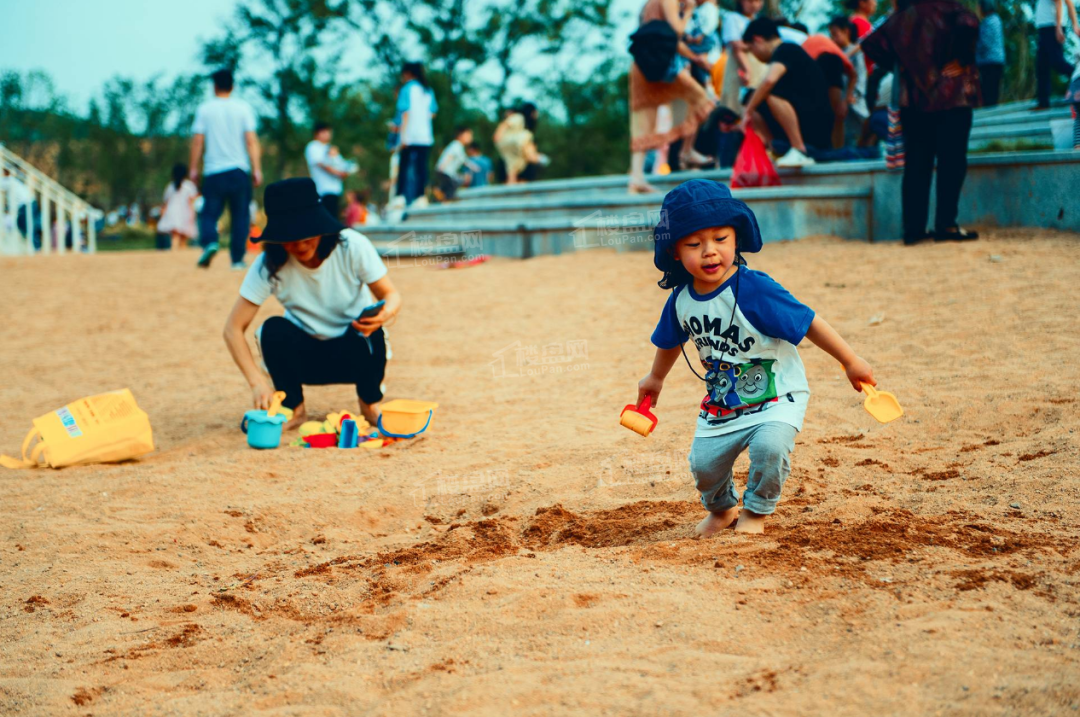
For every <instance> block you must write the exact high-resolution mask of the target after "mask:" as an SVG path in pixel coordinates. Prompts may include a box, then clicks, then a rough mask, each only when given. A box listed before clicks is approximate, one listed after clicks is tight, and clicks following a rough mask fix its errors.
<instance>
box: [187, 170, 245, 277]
mask: <svg viewBox="0 0 1080 717" xmlns="http://www.w3.org/2000/svg"><path fill="white" fill-rule="evenodd" d="M202 195H203V208H202V213H201V214H199V244H201V245H202V246H203V247H207V246H209V245H211V244H216V243H217V240H218V230H217V223H218V219H221V213H222V212H224V211H225V205H226V204H228V205H229V223H230V224H231V227H230V229H229V254H230V255H231V256H232V261H233V263H234V264H238V263H240V262H242V261H243V260H244V254H245V253H247V239H248V235H249V234H250V233H251V176H250V175H249V174H248V173H247V172H245V171H244V170H242V169H230V170H229V171H227V172H220V173H218V174H211V175H209V176H207V177H203V183H202Z"/></svg>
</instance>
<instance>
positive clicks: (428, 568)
mask: <svg viewBox="0 0 1080 717" xmlns="http://www.w3.org/2000/svg"><path fill="white" fill-rule="evenodd" d="M1078 239H1080V237H1078V236H1076V235H1068V234H1053V233H1047V232H1033V231H1019V230H997V231H994V232H992V233H990V236H989V237H988V238H987V239H985V240H984V241H980V242H977V243H974V244H970V245H947V246H938V245H927V246H921V247H918V248H913V249H906V248H904V247H900V246H894V245H868V244H862V243H854V242H842V241H838V240H835V239H830V238H820V239H811V240H805V241H801V242H797V243H782V244H770V245H767V246H766V248H765V250H764V252H762V253H761V254H760V255H759V256H756V257H753V259H752V266H753V267H755V268H759V269H762V270H765V271H768V272H769V273H771V274H772V275H773V276H774V277H775V278H776V279H778V280H779V281H781V282H782V283H783V284H785V285H786V286H787V287H788V288H789V289H790V290H791V291H792V292H793V293H794V294H795V295H796V296H798V297H800V298H801V299H803V300H804V301H806V302H807V303H808V304H810V305H811V306H813V307H814V308H815V309H816V310H817V311H818V312H819V313H820V314H821V315H822V316H824V317H826V318H827V319H828V320H829V321H830V322H832V323H833V325H834V326H836V327H837V328H838V329H839V330H840V331H841V332H842V333H843V334H844V336H845V337H846V338H847V339H848V340H849V341H850V342H851V343H852V344H853V345H854V346H855V347H856V348H857V350H858V351H859V352H860V353H861V354H862V355H863V356H864V357H865V358H866V359H868V360H869V361H870V362H871V363H872V365H873V367H874V369H875V372H876V376H877V378H878V380H879V381H880V383H881V386H882V388H884V389H886V390H890V391H893V392H894V393H896V394H897V396H899V397H900V399H901V401H902V402H903V404H904V406H905V409H906V411H907V415H906V416H905V417H904V418H903V419H902V420H900V421H898V422H896V423H893V424H891V425H888V426H881V425H879V424H877V423H875V422H874V421H873V420H872V419H871V418H870V416H869V415H867V414H866V413H865V412H864V411H863V409H862V407H861V403H862V398H861V396H860V395H859V394H856V393H855V392H854V391H852V389H851V388H850V386H848V385H847V383H846V382H845V381H844V380H843V376H842V373H841V371H840V370H839V367H838V366H837V365H836V364H835V363H834V362H833V361H832V360H831V359H830V358H829V357H828V356H827V355H825V354H824V353H822V352H821V351H820V350H818V349H816V348H814V347H813V346H812V345H808V344H804V346H803V347H802V348H801V350H800V352H801V354H802V356H803V360H804V362H805V363H806V367H807V373H808V376H809V379H810V384H811V388H812V390H813V397H812V398H811V403H810V408H809V411H808V413H807V418H806V426H805V429H804V431H803V432H802V433H801V434H800V435H799V438H798V441H797V445H796V450H795V453H794V456H793V472H792V475H791V478H790V480H789V482H788V484H787V486H786V489H785V493H784V497H783V500H782V501H781V505H780V508H779V510H778V512H777V514H776V516H775V517H774V518H772V519H771V520H770V522H769V524H768V527H767V533H766V535H765V536H763V537H754V536H741V535H734V534H732V533H731V532H730V531H728V532H725V534H723V535H721V536H719V537H717V538H715V539H712V540H708V541H701V540H693V539H692V537H691V536H692V530H693V527H694V525H695V523H696V522H697V521H698V520H699V519H700V518H701V517H702V510H701V508H700V506H699V505H698V504H697V502H696V498H697V495H696V492H695V491H694V487H693V483H692V480H691V478H690V476H689V474H688V471H687V467H686V458H685V456H686V452H687V450H688V448H689V445H690V441H691V437H692V427H693V423H694V418H695V410H694V409H695V406H696V404H697V402H698V400H699V399H700V397H701V393H702V389H701V386H700V384H699V382H698V381H697V379H695V378H694V377H693V376H692V375H690V373H689V372H688V371H687V370H686V368H685V366H677V367H676V369H675V370H674V372H673V374H672V376H671V378H670V379H669V380H668V384H667V386H666V388H665V391H664V393H663V395H662V396H661V400H660V405H659V408H658V409H657V411H658V415H659V416H660V425H659V427H658V429H657V431H656V432H655V433H654V434H653V435H652V436H650V437H649V438H642V437H640V436H638V435H636V434H633V433H631V432H630V431H627V430H625V429H623V428H620V427H619V425H618V414H619V411H620V409H621V408H622V406H623V405H624V404H626V403H628V402H630V401H632V400H633V399H634V397H635V395H636V383H637V381H638V379H639V378H640V377H641V376H643V375H644V374H645V373H646V371H647V370H648V368H649V365H650V362H651V358H652V349H651V348H650V345H649V342H648V338H649V334H650V332H651V329H652V327H653V325H654V324H655V321H656V317H657V315H658V313H659V311H660V308H661V306H662V304H663V302H664V299H665V295H664V293H663V292H661V291H660V290H659V289H657V288H656V286H655V284H654V282H655V280H656V278H657V277H656V273H655V271H654V270H653V269H652V267H651V262H650V260H649V257H648V256H647V255H646V254H642V253H616V252H614V251H609V250H598V251H595V252H590V253H583V254H575V255H570V256H561V257H541V258H537V259H533V260H529V261H526V262H517V261H503V260H495V261H492V262H490V263H488V264H486V265H483V266H479V267H475V268H471V269H464V270H459V271H438V270H435V269H432V268H424V267H415V266H403V267H396V268H394V269H392V272H393V273H392V276H393V278H394V281H395V282H396V283H397V284H398V285H399V287H400V289H401V291H402V292H403V295H404V298H405V308H404V311H403V312H402V314H401V317H400V320H399V321H398V323H397V325H395V326H394V327H393V328H392V329H391V332H392V333H391V338H392V342H393V349H394V359H393V361H392V362H391V365H390V368H389V372H388V383H389V386H388V396H389V397H391V398H393V397H404V398H415V399H424V400H433V401H437V402H438V403H439V409H438V411H437V414H436V417H435V420H434V422H433V427H432V430H431V431H430V432H429V433H428V434H427V435H426V436H425V437H423V438H422V439H420V440H415V441H412V442H409V443H399V444H396V445H393V446H389V447H387V448H385V449H382V450H379V451H376V452H374V453H369V452H366V451H315V450H302V449H292V448H289V449H285V448H283V449H280V450H276V451H265V452H257V451H254V450H251V449H249V448H247V447H246V445H245V442H244V437H243V436H242V435H241V434H240V432H239V431H238V430H237V424H238V422H239V420H240V418H241V416H242V414H243V412H244V411H245V410H246V409H247V408H248V407H249V406H248V403H249V401H250V397H249V396H250V394H249V391H248V388H247V386H246V384H245V382H244V381H243V379H242V377H241V376H240V374H239V372H238V371H237V370H236V368H235V367H234V366H233V364H232V362H231V360H230V358H229V356H228V354H227V353H226V350H225V346H224V344H223V342H222V339H221V330H222V327H223V323H224V319H225V315H226V313H227V312H228V310H229V308H230V306H231V304H232V302H233V300H234V297H235V295H236V289H237V287H238V285H239V283H240V281H241V278H242V277H241V275H238V274H233V273H230V272H229V271H228V268H227V266H226V264H227V262H225V261H224V260H222V259H219V261H218V262H217V263H216V264H215V266H214V267H213V268H212V270H210V271H209V272H197V271H195V270H194V269H193V267H192V265H193V263H194V259H195V253H194V252H178V253H171V254H170V253H129V254H101V255H97V256H93V257H85V256H64V257H43V258H26V259H11V258H8V259H0V276H2V277H3V281H2V282H0V306H2V307H3V309H4V315H5V317H6V321H4V322H3V325H2V326H0V365H2V366H3V380H2V382H0V405H2V406H3V412H2V415H0V449H2V450H3V451H4V452H6V453H13V452H15V451H17V450H18V448H19V442H20V441H21V439H22V436H23V435H24V433H25V431H26V429H27V428H28V427H29V424H30V419H31V418H32V417H34V416H36V415H39V414H41V413H44V412H46V411H49V410H52V409H54V408H57V407H59V406H61V405H63V404H64V403H66V402H68V401H71V400H74V399H76V398H78V397H81V396H83V395H89V394H93V393H98V392H101V391H103V390H109V389H115V388H120V387H124V386H128V387H130V388H131V389H132V390H133V391H134V393H135V395H136V397H137V399H138V400H139V402H140V405H141V406H142V407H143V408H144V409H145V410H146V411H147V412H148V413H149V414H150V416H151V419H152V421H153V425H154V431H155V439H156V441H157V447H158V448H157V451H156V452H155V453H153V454H151V455H149V456H147V457H146V458H144V459H142V460H139V461H137V462H131V463H127V464H122V465H102V466H86V467H76V468H68V469H64V470H59V471H53V470H34V471H11V470H7V471H2V470H0V505H2V509H0V537H2V541H0V713H4V714H27V715H65V714H72V715H75V714H78V715H83V714H96V715H104V714H118V715H144V714H160V715H165V714H201V715H236V714H259V715H264V714H265V715H270V714H273V715H353V714H372V715H400V714H423V713H428V714H470V715H472V714H479V715H504V714H515V715H549V714H552V715H554V714H567V713H589V714H611V715H659V714H672V715H675V714H691V713H693V714H721V715H723V714H736V713H738V714H748V715H759V714H761V715H763V714H777V715H783V714H811V715H813V714H828V715H867V714H875V715H893V714H896V715H900V714H903V715H911V714H950V715H998V714H1002V715H1004V714H1024V715H1052V714H1063V713H1064V714H1071V713H1073V711H1074V710H1076V709H1078V707H1077V706H1078V705H1080V680H1078V677H1080V636H1078V634H1077V629H1078V623H1077V617H1078V615H1080V604H1078V592H1077V587H1076V583H1077V580H1078V570H1080V550H1078V548H1077V545H1078V543H1077V539H1078V538H1080V529H1078V527H1077V526H1078V520H1080V479H1078V476H1077V466H1078V460H1077V445H1076V438H1075V435H1074V432H1075V431H1076V430H1077V428H1078V427H1080V418H1078V412H1077V403H1076V402H1077V398H1076V395H1077V394H1076V387H1077V385H1080V361H1078V360H1077V358H1076V356H1077V354H1078V351H1080V338H1078V331H1077V329H1078V323H1077V318H1076V310H1077V306H1078V305H1080V262H1078V261H1077V260H1078V258H1080V251H1078ZM271 303H272V302H271ZM279 311H280V308H279V307H277V306H276V304H275V305H274V306H272V307H271V306H267V307H266V308H264V309H263V314H262V316H266V315H270V314H273V313H277V312H279ZM582 342H584V343H582ZM503 349H506V350H505V351H503V352H502V353H500V351H501V350H503ZM519 355H520V356H522V357H524V358H525V360H526V361H525V364H524V370H523V368H522V366H519V363H518V360H517V357H518V356H519ZM540 357H547V358H548V359H552V360H550V361H549V362H547V363H529V362H530V361H532V360H533V359H537V360H538V359H539V358H540ZM567 357H569V360H562V359H566V358H567ZM307 397H308V398H307V400H308V406H309V409H310V411H312V412H313V413H315V414H319V415H321V414H325V413H327V412H329V411H332V410H335V409H339V408H346V407H351V406H352V400H353V398H354V397H353V394H352V391H351V389H350V388H349V387H321V388H314V389H309V390H308V394H307ZM745 470H746V463H745V458H744V459H742V460H741V461H740V463H739V464H738V466H737V472H736V476H737V481H738V482H739V484H740V485H741V483H742V481H743V480H745Z"/></svg>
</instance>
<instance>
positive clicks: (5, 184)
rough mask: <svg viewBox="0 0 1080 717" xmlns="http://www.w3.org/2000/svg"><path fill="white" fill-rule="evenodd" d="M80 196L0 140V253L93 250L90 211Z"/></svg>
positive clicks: (93, 211) (93, 213)
mask: <svg viewBox="0 0 1080 717" xmlns="http://www.w3.org/2000/svg"><path fill="white" fill-rule="evenodd" d="M97 214H99V212H98V211H97V210H96V209H94V207H92V206H91V205H90V204H89V203H88V202H87V201H86V200H84V199H82V198H81V197H79V196H78V195H76V194H74V193H73V192H71V191H69V190H68V189H65V188H64V187H63V186H62V185H60V184H59V183H58V182H56V181H55V180H54V179H53V178H52V177H50V176H48V175H47V174H45V173H44V172H42V171H40V170H38V169H37V168H36V167H34V166H33V165H32V164H30V163H29V162H27V161H26V160H24V159H23V158H22V157H20V156H18V155H17V154H15V153H14V152H12V151H11V150H9V149H7V148H6V147H4V145H2V144H0V254H9V255H10V254H36V253H41V254H51V253H53V252H56V253H58V254H63V253H65V252H66V251H68V241H67V240H68V232H69V231H70V232H71V251H75V252H79V251H85V252H87V253H91V254H92V253H94V252H95V251H97V227H96V225H95V219H96V218H97V217H96V215H97Z"/></svg>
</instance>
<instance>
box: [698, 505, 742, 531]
mask: <svg viewBox="0 0 1080 717" xmlns="http://www.w3.org/2000/svg"><path fill="white" fill-rule="evenodd" d="M737 517H739V507H738V506H735V507H733V508H728V509H727V510H725V511H722V512H720V513H712V512H710V513H709V514H708V515H706V516H705V518H704V519H703V520H702V521H701V522H700V523H698V524H697V527H696V528H694V533H696V534H697V536H698V537H699V538H711V537H712V536H714V535H716V534H717V533H719V532H720V531H721V530H723V529H724V528H727V527H728V526H730V525H731V524H732V523H734V522H735V519H736V518H737Z"/></svg>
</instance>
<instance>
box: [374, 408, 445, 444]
mask: <svg viewBox="0 0 1080 717" xmlns="http://www.w3.org/2000/svg"><path fill="white" fill-rule="evenodd" d="M438 407H439V404H437V403H432V402H430V401H410V400H409V399H406V398H396V399H394V400H393V401H387V402H386V403H384V404H383V405H382V415H381V416H379V420H378V426H377V428H378V429H379V432H380V433H382V434H383V435H384V436H387V437H390V438H412V437H413V436H417V435H419V434H421V433H423V432H424V431H426V430H427V429H428V428H430V427H431V419H432V417H433V416H434V415H435V409H436V408H438Z"/></svg>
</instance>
